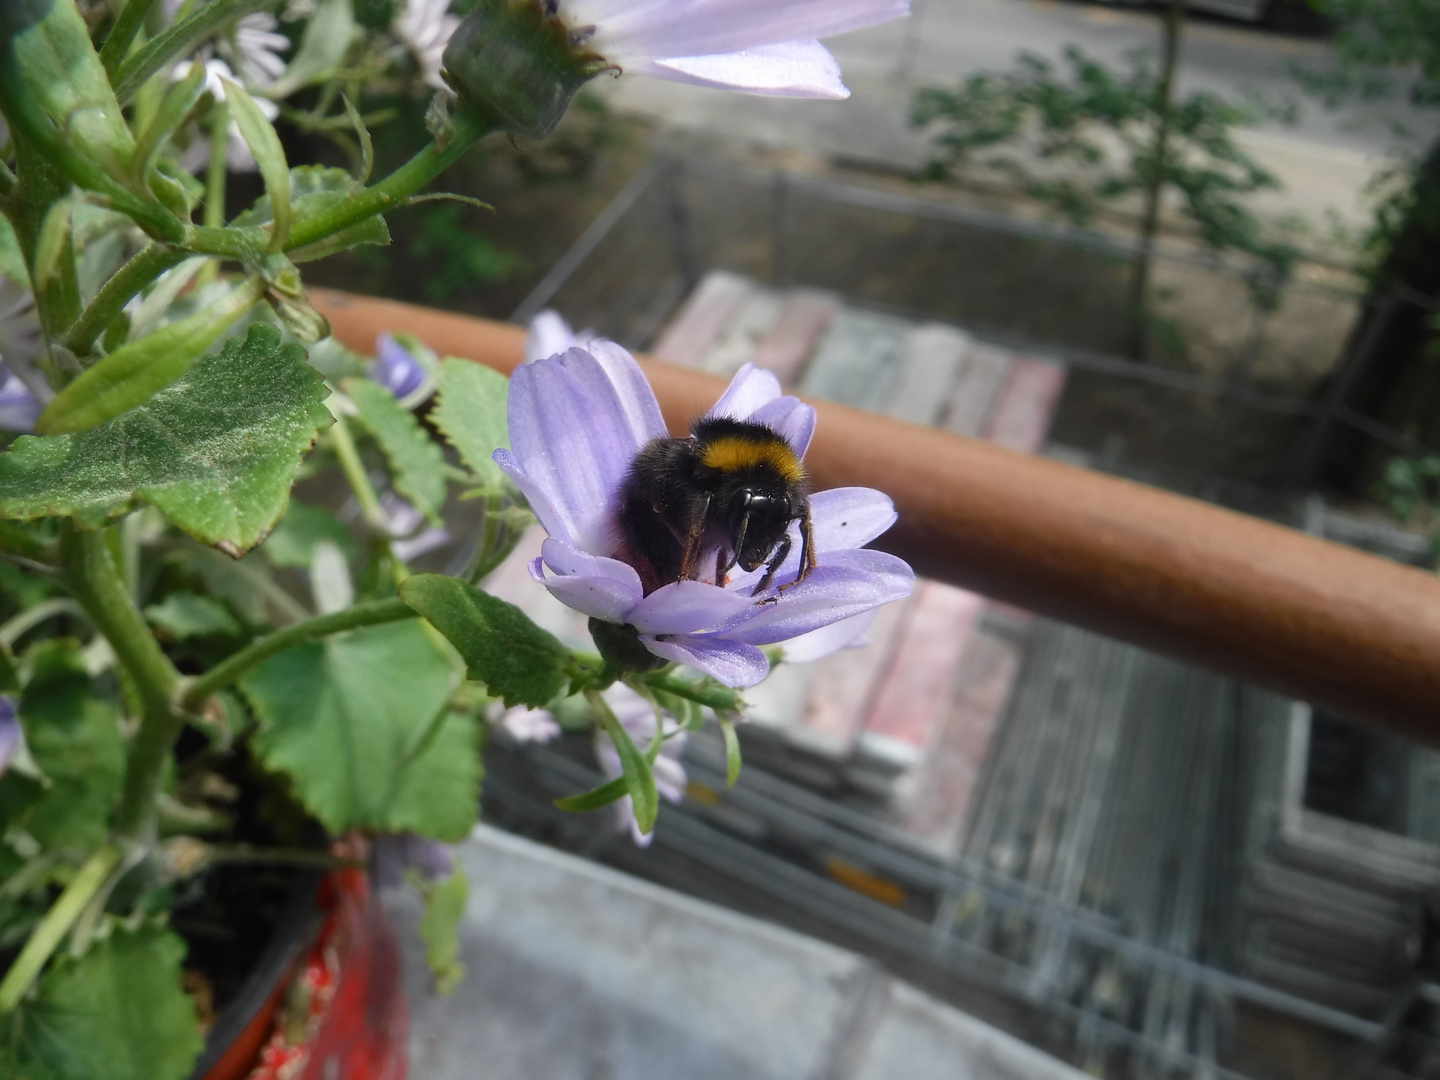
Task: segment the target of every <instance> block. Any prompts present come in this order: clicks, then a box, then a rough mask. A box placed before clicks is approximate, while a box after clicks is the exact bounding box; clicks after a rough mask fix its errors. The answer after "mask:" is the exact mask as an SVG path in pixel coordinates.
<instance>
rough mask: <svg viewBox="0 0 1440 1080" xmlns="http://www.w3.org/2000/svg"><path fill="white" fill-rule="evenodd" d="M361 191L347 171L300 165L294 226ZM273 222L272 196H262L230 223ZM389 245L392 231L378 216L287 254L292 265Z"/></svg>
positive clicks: (293, 182)
mask: <svg viewBox="0 0 1440 1080" xmlns="http://www.w3.org/2000/svg"><path fill="white" fill-rule="evenodd" d="M360 188H361V185H360V184H359V183H357V182H356V181H355V179H354V178H353V177H352V176H351V175H350V174H349V173H347V172H346V171H345V170H344V169H334V168H327V167H326V166H323V165H297V166H296V167H295V168H293V169H291V170H290V199H291V202H290V206H291V217H292V224H298V223H300V222H303V221H306V220H308V219H309V218H312V217H318V216H319V215H320V214H322V213H324V212H326V211H327V210H330V209H333V208H334V207H336V206H338V205H339V204H340V203H342V202H344V201H345V200H346V199H348V198H350V196H352V195H353V194H355V193H356V192H357V191H359V190H360ZM271 220H273V210H272V209H271V202H270V196H269V195H262V196H261V197H260V198H259V199H258V200H257V201H256V203H255V205H254V206H252V207H251V208H250V209H249V210H245V211H242V212H241V213H239V214H237V215H236V216H235V220H234V221H232V222H231V223H230V224H231V225H232V226H236V227H242V228H253V227H256V226H260V225H266V224H268V223H269V222H270V221H271ZM389 243H390V228H389V226H387V225H386V224H385V219H384V218H383V217H381V216H380V215H378V214H377V215H375V216H374V217H369V218H366V219H365V220H364V221H358V222H356V223H355V224H354V225H350V226H347V227H346V228H344V229H341V230H340V231H339V232H337V233H335V234H333V235H331V236H327V237H326V238H325V239H323V240H317V241H315V243H313V244H307V245H305V246H304V247H300V248H295V249H294V250H293V251H289V252H287V253H286V254H288V255H289V256H290V261H291V262H294V263H303V262H312V261H314V260H315V259H323V258H326V257H327V256H330V255H334V254H335V253H336V252H340V251H345V250H346V249H348V248H352V247H357V246H359V245H360V244H378V245H380V246H381V247H384V246H385V245H387V244H389Z"/></svg>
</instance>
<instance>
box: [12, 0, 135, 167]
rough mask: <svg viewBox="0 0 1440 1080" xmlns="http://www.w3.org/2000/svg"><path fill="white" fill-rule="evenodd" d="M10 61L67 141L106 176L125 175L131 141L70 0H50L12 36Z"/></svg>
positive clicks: (128, 164)
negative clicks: (35, 21) (43, 12)
mask: <svg viewBox="0 0 1440 1080" xmlns="http://www.w3.org/2000/svg"><path fill="white" fill-rule="evenodd" d="M10 2H11V0H6V3H5V5H4V6H6V7H8V6H9V4H10ZM14 62H18V63H19V65H20V71H21V73H22V74H23V75H24V78H25V81H26V83H28V84H29V86H30V89H31V91H32V92H33V93H34V94H35V97H36V100H38V101H39V102H40V105H41V107H42V108H43V109H44V110H45V112H46V114H47V115H48V116H49V117H50V119H51V120H53V121H54V122H55V125H56V127H58V128H59V129H60V130H61V131H62V132H63V133H64V136H65V140H66V142H68V143H69V144H70V146H71V147H73V148H74V149H75V150H77V151H78V152H79V153H81V154H83V155H84V156H86V157H88V158H90V159H91V160H92V161H94V162H96V163H97V164H99V165H100V166H101V167H102V168H103V169H104V170H105V171H106V172H108V173H109V174H110V175H111V176H113V177H115V178H117V179H119V178H121V177H124V176H125V175H126V173H127V172H128V170H129V166H130V159H131V157H132V155H133V154H134V152H135V140H134V139H132V138H131V137H130V129H129V128H128V127H126V125H125V117H124V115H123V114H122V113H121V111H120V103H119V102H118V101H116V100H115V94H114V91H112V90H111V89H110V80H109V78H108V77H106V75H105V68H104V66H103V65H102V64H101V63H100V57H99V55H97V54H96V52H95V48H94V46H92V45H91V44H90V31H89V28H88V27H86V25H85V20H84V19H83V18H82V17H81V15H80V12H79V10H78V9H77V8H76V6H75V0H55V4H54V6H53V7H52V8H51V10H50V14H48V15H47V16H45V18H44V19H43V20H41V21H40V22H39V23H38V24H37V25H35V26H32V27H31V28H30V29H29V30H26V31H25V32H24V33H22V34H20V35H18V36H17V37H16V39H15V61H14Z"/></svg>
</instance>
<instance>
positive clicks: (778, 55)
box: [545, 0, 910, 98]
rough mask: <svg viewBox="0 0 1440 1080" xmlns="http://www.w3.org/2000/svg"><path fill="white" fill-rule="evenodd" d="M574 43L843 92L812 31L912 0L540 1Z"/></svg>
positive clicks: (658, 65) (704, 79)
mask: <svg viewBox="0 0 1440 1080" xmlns="http://www.w3.org/2000/svg"><path fill="white" fill-rule="evenodd" d="M545 3H546V5H547V8H548V9H549V10H551V11H552V13H553V14H555V15H557V16H558V17H559V18H560V19H561V21H562V22H564V23H565V25H566V26H567V27H568V28H569V30H570V34H571V39H572V40H573V41H574V42H575V43H576V45H577V46H580V47H583V48H585V49H588V50H591V51H593V52H596V53H598V54H599V55H601V56H603V57H604V58H605V59H606V60H607V61H609V62H610V63H612V64H615V65H616V66H618V67H619V68H620V69H621V70H622V71H625V72H631V73H637V74H642V75H653V76H655V77H656V78H660V79H669V80H671V81H673V82H686V83H695V84H697V85H700V86H714V87H719V88H721V89H728V90H739V91H742V92H744V93H750V94H765V95H769V96H775V97H818V98H845V97H849V96H850V91H849V90H847V89H846V88H845V84H844V83H843V82H841V81H840V65H839V64H837V63H836V62H835V58H834V57H833V56H831V55H830V52H829V50H827V49H826V48H825V46H823V45H821V44H820V42H819V41H817V40H816V39H817V38H822V37H828V36H830V35H833V34H843V33H845V32H847V31H850V30H859V29H860V28H862V27H865V26H873V25H874V24H876V23H881V22H888V21H889V20H891V19H897V18H899V17H901V16H902V15H908V14H909V13H910V0H545Z"/></svg>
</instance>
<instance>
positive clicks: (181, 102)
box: [134, 60, 205, 183]
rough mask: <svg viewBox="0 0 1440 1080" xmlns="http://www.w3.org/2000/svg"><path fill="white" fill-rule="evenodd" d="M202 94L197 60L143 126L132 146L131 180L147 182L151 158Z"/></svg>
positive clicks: (201, 67) (202, 71)
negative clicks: (132, 175)
mask: <svg viewBox="0 0 1440 1080" xmlns="http://www.w3.org/2000/svg"><path fill="white" fill-rule="evenodd" d="M204 90H205V64H204V63H203V62H202V61H200V60H192V61H191V62H190V70H189V71H188V72H187V73H186V75H185V77H184V78H183V79H177V80H176V81H175V82H172V83H171V84H170V88H169V89H168V90H166V91H165V96H164V97H163V98H161V99H160V106H159V108H157V109H156V110H155V115H154V116H152V117H151V118H150V122H149V123H148V124H146V125H145V130H144V131H143V132H142V133H141V134H140V138H139V140H138V141H137V143H136V146H135V161H134V178H135V179H137V180H139V181H140V182H141V183H146V182H148V180H149V178H148V176H147V175H146V174H147V173H149V172H150V170H151V168H152V167H153V166H154V164H155V157H156V155H158V154H159V153H160V151H161V150H163V149H164V148H165V142H166V140H167V139H168V138H169V137H170V134H171V133H172V132H173V131H174V130H175V129H176V128H178V127H179V126H180V124H181V123H182V122H183V121H184V120H185V118H186V117H187V116H189V115H190V110H191V109H192V108H194V107H195V102H197V101H199V100H200V95H201V93H202V92H203V91H204Z"/></svg>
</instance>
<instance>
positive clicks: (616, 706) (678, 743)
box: [595, 683, 686, 847]
mask: <svg viewBox="0 0 1440 1080" xmlns="http://www.w3.org/2000/svg"><path fill="white" fill-rule="evenodd" d="M605 700H606V702H607V703H608V704H609V705H610V708H611V710H613V711H614V713H615V719H617V720H619V721H620V725H621V726H622V727H623V728H624V729H625V730H626V731H628V732H629V733H630V737H631V738H632V739H634V740H635V743H636V745H637V746H639V747H640V748H641V749H642V750H643V749H644V748H645V747H647V746H649V745H650V740H652V739H653V738H655V724H656V719H655V709H654V707H653V706H652V705H651V704H650V703H649V702H648V701H646V700H645V699H644V698H642V697H641V696H640V695H639V694H637V693H636V692H635V691H634V690H631V689H630V688H629V687H628V686H626V685H625V684H624V683H616V684H615V685H614V686H612V687H611V688H610V689H609V690H606V691H605ZM665 736H666V738H665V741H664V742H663V743H662V744H661V745H660V754H659V756H658V757H657V758H656V759H655V764H654V765H652V766H651V772H652V773H653V775H654V777H655V790H656V791H657V792H658V793H659V794H660V797H661V798H662V799H665V800H666V801H668V802H672V803H678V802H679V801H680V800H681V798H682V797H684V795H685V782H686V776H685V766H684V765H681V764H680V755H681V754H683V753H684V752H685V738H686V736H685V733H684V732H683V731H680V722H679V721H678V720H676V719H675V718H674V717H672V716H669V715H668V714H667V715H666V717H665ZM595 757H596V759H597V760H598V761H599V762H600V771H601V772H603V773H604V774H605V775H606V777H607V778H609V779H611V780H614V779H615V778H616V777H619V776H623V775H624V773H625V767H624V766H623V765H621V763H620V751H618V750H616V749H615V743H614V742H613V741H612V740H611V738H610V736H609V735H607V734H606V733H605V732H604V730H603V729H596V732H595ZM615 808H616V813H617V814H618V817H619V826H620V828H621V829H629V830H630V835H631V836H632V837H633V838H634V840H635V843H636V844H638V845H639V846H640V847H649V846H650V841H651V840H653V839H654V838H655V834H654V833H645V832H641V831H640V823H639V822H638V821H636V820H635V806H634V803H633V802H632V801H631V799H630V796H629V795H626V796H624V797H622V798H621V799H620V800H619V801H618V802H617V803H616V804H615Z"/></svg>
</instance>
